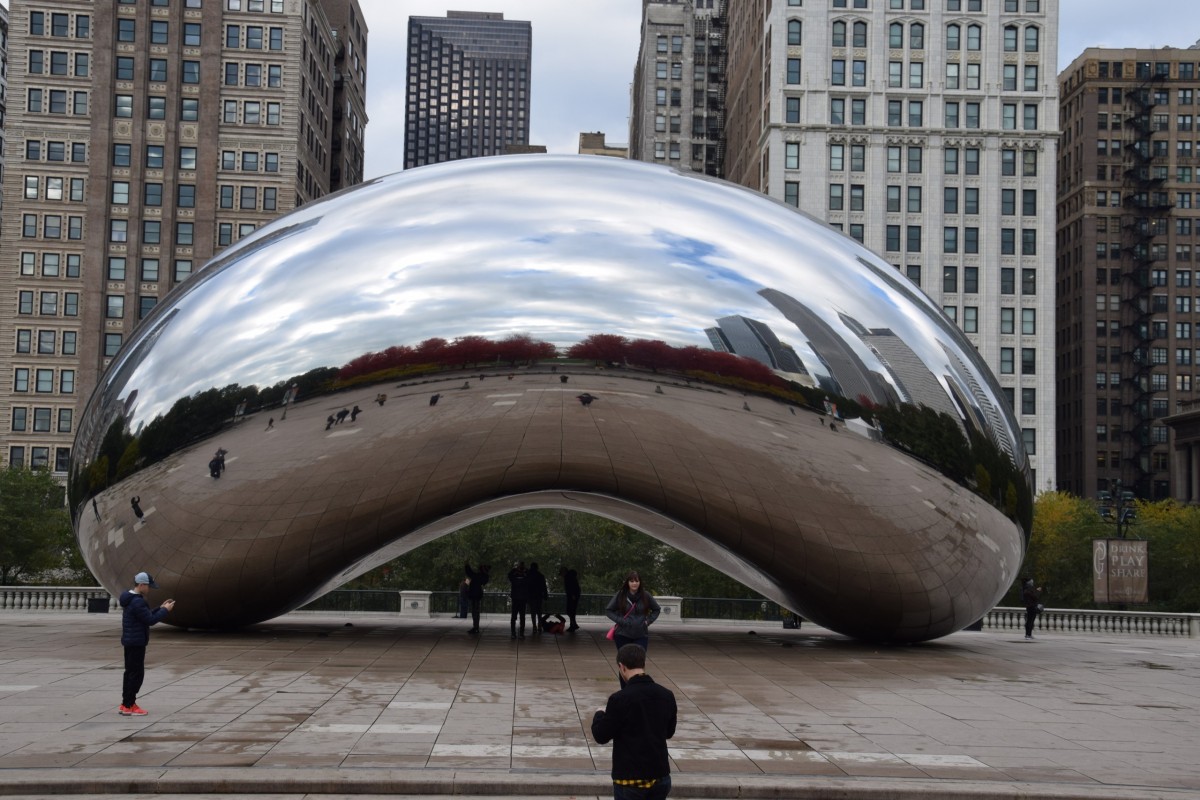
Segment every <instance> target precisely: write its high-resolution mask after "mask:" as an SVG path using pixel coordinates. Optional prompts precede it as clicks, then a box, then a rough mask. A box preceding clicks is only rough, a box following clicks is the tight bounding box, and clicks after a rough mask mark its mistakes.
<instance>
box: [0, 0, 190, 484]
mask: <svg viewBox="0 0 1200 800" xmlns="http://www.w3.org/2000/svg"><path fill="white" fill-rule="evenodd" d="M192 2H199V0H192ZM26 450H28V452H29V466H30V467H31V468H33V469H46V468H48V467H49V466H50V448H49V447H42V446H34V447H29V448H26V447H25V445H13V446H12V447H9V448H8V465H9V466H10V467H23V466H25V453H26ZM70 464H71V448H69V447H56V448H54V471H55V472H61V473H65V472H66V471H67V469H68V468H69V467H70Z"/></svg>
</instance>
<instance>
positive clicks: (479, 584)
mask: <svg viewBox="0 0 1200 800" xmlns="http://www.w3.org/2000/svg"><path fill="white" fill-rule="evenodd" d="M465 567H466V571H467V577H468V578H469V579H470V580H471V587H470V588H469V589H468V590H467V598H468V599H469V600H470V601H471V622H472V625H471V630H469V631H467V633H479V607H480V605H482V604H483V587H484V586H485V585H487V582H488V578H489V577H490V576H489V575H488V565H487V564H480V565H479V571H478V572H476V571H475V570H473V569H471V562H470V561H468V562H466V564H465Z"/></svg>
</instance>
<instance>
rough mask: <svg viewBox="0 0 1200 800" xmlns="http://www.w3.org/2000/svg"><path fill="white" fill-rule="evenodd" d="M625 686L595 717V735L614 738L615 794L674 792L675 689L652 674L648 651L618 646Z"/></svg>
mask: <svg viewBox="0 0 1200 800" xmlns="http://www.w3.org/2000/svg"><path fill="white" fill-rule="evenodd" d="M617 671H618V672H619V673H620V674H621V682H622V684H623V685H624V688H622V689H621V691H619V692H616V693H615V694H612V695H610V696H609V698H608V704H607V705H606V706H605V707H604V708H602V709H599V710H598V711H597V712H596V714H595V715H594V716H593V717H592V738H593V739H595V740H596V743H597V744H607V743H608V742H610V741H611V742H612V743H613V754H612V782H613V798H614V800H663V798H665V797H666V796H667V795H668V794H670V792H671V763H670V761H669V760H668V757H667V740H668V739H670V738H671V737H672V736H674V735H675V721H676V715H677V708H676V705H675V695H674V694H672V692H671V690H670V689H667V688H666V687H663V686H659V685H658V684H657V683H655V682H654V679H653V678H651V677H650V676H649V675H647V674H646V651H645V650H643V649H642V648H641V647H639V646H638V645H636V644H627V645H625V646H624V647H622V648H621V649H620V650H618V651H617Z"/></svg>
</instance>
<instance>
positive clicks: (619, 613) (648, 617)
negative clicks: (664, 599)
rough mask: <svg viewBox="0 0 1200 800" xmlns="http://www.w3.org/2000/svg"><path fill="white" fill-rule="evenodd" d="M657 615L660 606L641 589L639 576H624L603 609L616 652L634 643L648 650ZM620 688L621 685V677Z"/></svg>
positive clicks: (633, 573) (659, 612)
mask: <svg viewBox="0 0 1200 800" xmlns="http://www.w3.org/2000/svg"><path fill="white" fill-rule="evenodd" d="M661 613H662V607H661V606H659V604H658V601H657V600H655V599H654V596H653V595H651V594H650V592H649V591H647V590H646V587H644V586H642V576H641V575H638V574H637V572H630V573H629V574H628V575H626V576H625V582H624V583H622V584H621V588H620V590H618V591H617V593H616V594H615V595H613V599H612V600H609V601H608V605H607V606H605V608H604V615H605V616H606V617H608V618H609V619H611V620H612V621H613V623H614V628H613V637H612V639H613V643H614V644H615V645H616V646H617V650H618V651H619V650H620V649H621V648H622V647H624V646H625V645H627V644H636V645H638V646H639V647H641V648H642V649H643V650H648V649H649V648H650V626H651V625H653V624H654V621H655V620H657V619H658V615H659V614H661ZM621 686H622V687H624V686H625V683H624V679H623V678H622V682H621Z"/></svg>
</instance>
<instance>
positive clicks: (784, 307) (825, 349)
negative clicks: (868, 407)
mask: <svg viewBox="0 0 1200 800" xmlns="http://www.w3.org/2000/svg"><path fill="white" fill-rule="evenodd" d="M759 294H760V295H762V296H763V297H764V298H765V299H766V300H767V301H768V302H769V303H771V305H773V306H775V308H777V309H779V311H780V312H781V313H782V314H783V316H784V317H786V318H787V319H788V321H789V322H792V323H793V324H795V326H796V327H797V328H799V330H800V333H801V334H802V335H803V336H804V337H805V339H807V340H808V344H809V347H810V348H811V349H812V351H813V352H814V353H816V355H817V357H818V358H819V359H820V361H821V363H822V364H824V365H825V366H826V368H827V369H828V370H829V377H830V379H831V381H832V382H833V384H834V386H835V387H836V388H835V391H836V393H837V394H840V395H841V396H842V397H846V398H849V399H851V400H854V401H856V402H857V401H861V400H862V398H866V399H867V400H868V401H870V402H872V403H875V404H884V403H887V402H889V401H890V400H891V399H893V398H894V397H895V396H896V394H895V390H894V389H893V388H892V387H891V386H889V385H888V384H887V381H886V380H884V379H883V378H882V376H880V375H879V373H877V372H875V371H873V370H871V369H870V368H869V367H867V365H866V363H865V362H864V361H863V360H862V357H861V356H860V355H859V354H858V353H857V352H855V351H854V348H852V347H851V346H850V344H849V342H848V341H847V340H846V339H845V338H844V337H843V336H841V335H839V334H838V332H837V330H835V329H834V327H833V326H832V325H830V324H829V323H828V322H826V321H825V320H824V319H822V318H821V316H820V315H819V314H817V313H815V312H814V311H813V310H812V309H810V308H809V307H808V306H806V305H805V304H804V303H801V302H800V301H799V300H797V299H796V298H794V297H791V296H789V295H786V294H784V293H783V292H780V291H778V290H777V289H762V290H760V291H759ZM838 316H839V317H840V318H841V320H842V322H843V323H853V328H852V329H853V330H854V331H855V332H856V333H857V332H858V331H865V330H866V329H865V328H863V326H862V325H859V324H858V323H857V322H855V321H854V320H853V319H852V318H851V317H848V316H847V315H845V314H843V313H840V312H839V314H838ZM847 327H850V326H849V325H848V326H847Z"/></svg>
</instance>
